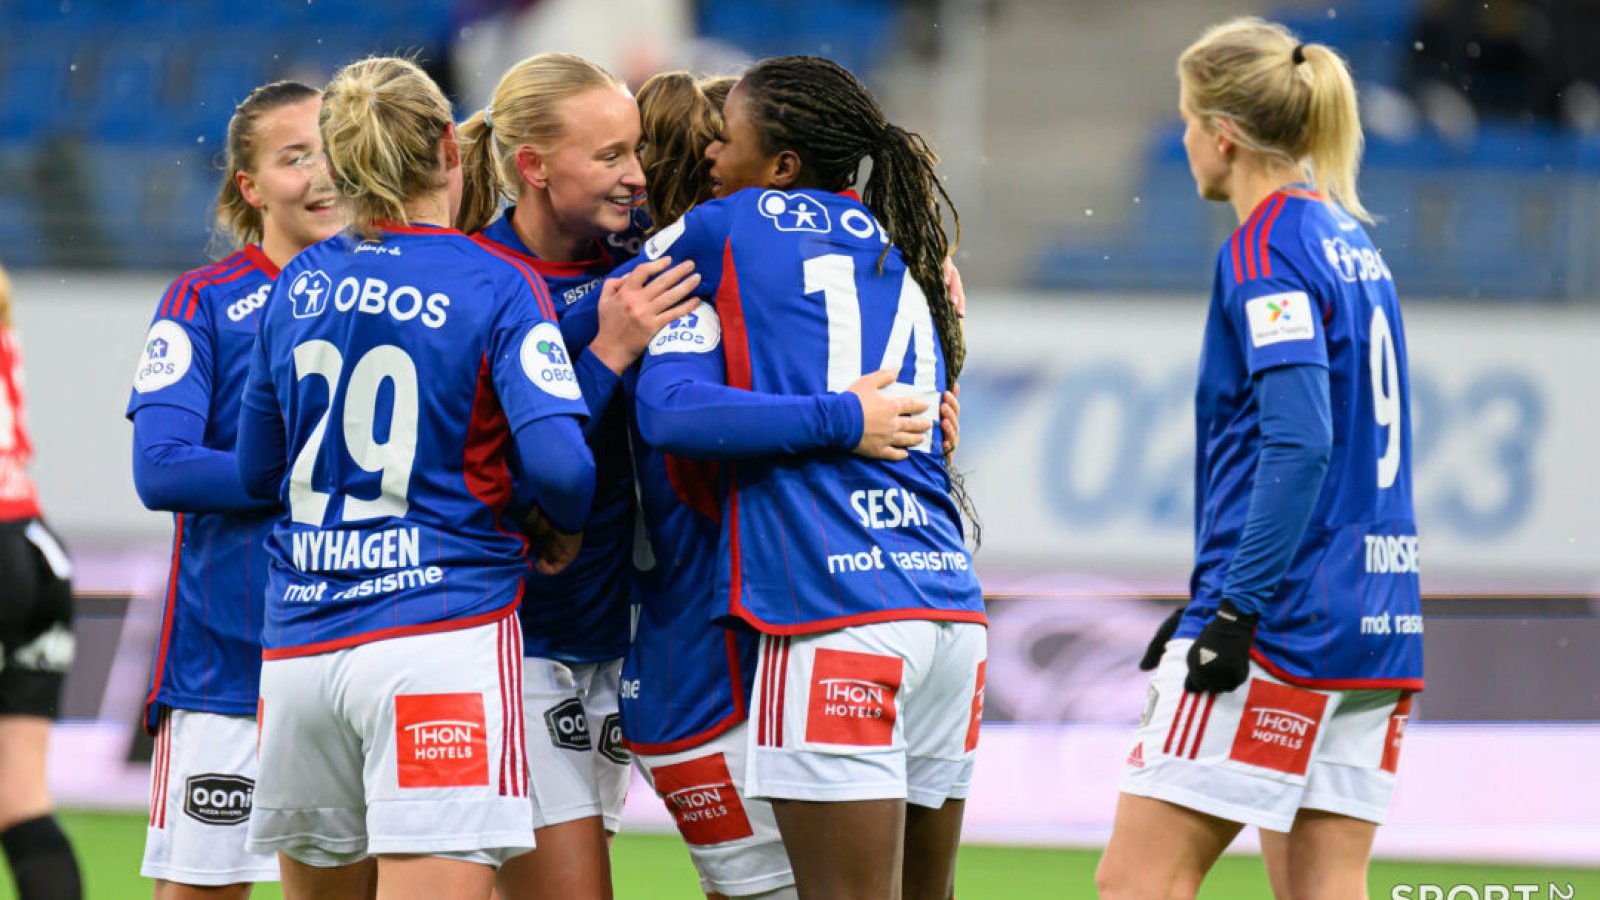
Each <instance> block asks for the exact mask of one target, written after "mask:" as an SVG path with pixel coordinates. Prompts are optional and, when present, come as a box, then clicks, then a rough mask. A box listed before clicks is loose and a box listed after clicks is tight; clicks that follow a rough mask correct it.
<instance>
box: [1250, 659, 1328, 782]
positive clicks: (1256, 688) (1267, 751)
mask: <svg viewBox="0 0 1600 900" xmlns="http://www.w3.org/2000/svg"><path fill="white" fill-rule="evenodd" d="M1327 705H1328V697H1327V695H1326V694H1319V693H1317V692H1315V691H1307V690H1302V689H1300V688H1294V687H1290V686H1289V685H1286V684H1277V683H1275V682H1271V681H1264V680H1261V679H1256V680H1254V681H1252V682H1251V683H1250V695H1249V697H1248V698H1246V700H1245V708H1244V715H1242V716H1240V718H1239V730H1238V731H1237V732H1236V733H1235V734H1234V738H1233V750H1232V752H1231V753H1229V754H1228V758H1229V759H1233V760H1237V761H1238V762H1242V763H1248V764H1250V765H1254V766H1260V767H1262V768H1265V769H1274V770H1277V771H1279V772H1287V773H1289V774H1291V775H1304V774H1305V773H1306V767H1307V766H1308V765H1309V764H1310V762H1311V748H1312V747H1313V746H1314V745H1315V744H1316V742H1317V728H1318V727H1319V726H1320V724H1321V722H1322V714H1323V711H1324V710H1325V709H1326V708H1327Z"/></svg>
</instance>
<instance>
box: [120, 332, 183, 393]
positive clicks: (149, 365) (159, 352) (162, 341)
mask: <svg viewBox="0 0 1600 900" xmlns="http://www.w3.org/2000/svg"><path fill="white" fill-rule="evenodd" d="M193 361H194V344H193V343H191V342H190V340H189V332H187V331H184V330H183V326H182V325H179V324H178V323H177V322H174V321H172V320H171V319H162V320H161V321H159V322H157V323H155V324H154V325H152V326H150V333H149V334H147V335H145V338H144V353H143V354H142V355H141V356H140V357H139V368H138V369H137V370H136V371H135V372H134V373H133V389H134V390H136V391H138V392H139V393H141V394H148V393H150V392H151V391H159V390H161V389H162V388H164V387H167V386H168V385H173V384H177V383H178V382H179V381H180V380H182V379H183V376H185V375H187V374H189V365H190V363H192V362H193Z"/></svg>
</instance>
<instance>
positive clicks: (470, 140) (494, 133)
mask: <svg viewBox="0 0 1600 900" xmlns="http://www.w3.org/2000/svg"><path fill="white" fill-rule="evenodd" d="M595 88H613V89H615V90H619V91H625V90H626V89H627V88H626V86H625V85H624V84H623V83H622V82H621V81H618V80H617V79H616V78H615V77H614V76H612V75H611V73H609V72H607V71H606V70H605V69H602V68H600V67H599V66H597V65H595V64H594V63H592V62H589V61H588V60H586V59H584V58H583V57H581V56H574V55H573V54H571V53H541V54H539V55H537V56H530V57H528V58H527V59H524V60H523V61H522V62H519V63H517V64H516V65H514V66H512V67H511V69H510V70H509V71H507V72H506V74H505V75H503V76H501V78H500V83H499V84H498V85H496V86H495V89H494V97H493V98H492V99H490V101H489V106H488V107H487V116H485V113H484V112H481V111H480V112H478V113H476V114H474V115H473V116H472V118H470V119H468V120H467V122H466V124H465V125H463V126H462V127H461V140H462V141H463V142H464V143H466V144H468V146H467V147H466V148H464V149H465V152H464V154H463V156H462V166H463V169H464V171H463V172H462V178H461V208H460V209H459V210H458V211H457V213H456V227H457V228H459V229H460V230H462V231H465V232H467V233H468V234H471V233H472V232H475V231H481V230H483V228H484V227H485V226H487V225H488V224H489V223H490V222H491V221H493V220H494V216H495V213H496V212H497V211H498V210H499V208H500V200H501V199H502V198H504V199H506V200H515V199H516V197H517V191H518V189H519V188H520V187H521V184H522V176H521V175H520V174H518V172H517V148H518V147H521V146H523V145H527V146H530V147H532V148H533V149H534V150H535V152H538V153H540V154H547V153H550V152H551V151H553V150H554V149H555V147H556V145H557V144H558V143H559V142H560V141H561V138H562V136H563V135H564V134H565V132H566V123H565V122H563V121H562V119H561V114H560V110H559V109H558V107H559V105H560V103H561V101H563V100H566V99H567V98H568V97H575V96H577V95H578V94H581V93H583V92H585V91H589V90H593V89H595ZM486 118H487V122H486V121H485V119H486Z"/></svg>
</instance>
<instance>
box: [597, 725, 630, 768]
mask: <svg viewBox="0 0 1600 900" xmlns="http://www.w3.org/2000/svg"><path fill="white" fill-rule="evenodd" d="M599 749H600V755H601V756H604V757H605V758H606V759H609V760H611V761H612V762H614V763H616V764H617V765H619V766H625V765H627V764H628V763H630V762H632V761H633V756H632V755H631V754H629V753H628V748H627V747H624V746H623V745H622V716H621V715H619V714H617V713H611V714H610V715H608V716H606V717H605V718H604V719H602V720H601V721H600V748H599Z"/></svg>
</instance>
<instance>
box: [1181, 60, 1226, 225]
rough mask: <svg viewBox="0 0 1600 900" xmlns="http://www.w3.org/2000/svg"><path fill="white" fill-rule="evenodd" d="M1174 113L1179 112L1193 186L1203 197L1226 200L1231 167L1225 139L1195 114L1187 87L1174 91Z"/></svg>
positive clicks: (1212, 126) (1184, 147) (1213, 127)
mask: <svg viewBox="0 0 1600 900" xmlns="http://www.w3.org/2000/svg"><path fill="white" fill-rule="evenodd" d="M1178 113H1179V115H1181V116H1183V149H1184V152H1185V153H1187V154H1188V156H1189V173H1190V174H1191V175H1193V176H1194V184H1195V189H1196V190H1197V191H1198V192H1199V193H1200V196H1202V197H1204V198H1205V199H1207V200H1218V201H1225V200H1227V199H1228V190H1227V185H1228V176H1229V175H1230V174H1231V173H1232V171H1233V165H1232V163H1231V161H1230V159H1229V157H1228V154H1227V152H1226V151H1225V149H1224V148H1225V145H1226V144H1227V139H1226V138H1225V137H1224V136H1223V135H1222V134H1221V133H1219V132H1218V131H1217V130H1216V129H1215V126H1214V125H1213V124H1211V123H1208V122H1206V121H1204V120H1202V119H1201V118H1200V117H1199V116H1197V115H1195V113H1194V111H1193V108H1192V107H1191V106H1190V105H1189V92H1188V89H1187V88H1184V89H1180V90H1179V92H1178Z"/></svg>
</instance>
